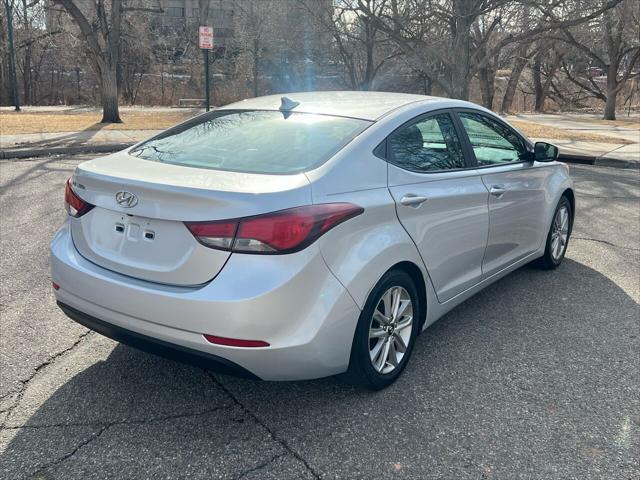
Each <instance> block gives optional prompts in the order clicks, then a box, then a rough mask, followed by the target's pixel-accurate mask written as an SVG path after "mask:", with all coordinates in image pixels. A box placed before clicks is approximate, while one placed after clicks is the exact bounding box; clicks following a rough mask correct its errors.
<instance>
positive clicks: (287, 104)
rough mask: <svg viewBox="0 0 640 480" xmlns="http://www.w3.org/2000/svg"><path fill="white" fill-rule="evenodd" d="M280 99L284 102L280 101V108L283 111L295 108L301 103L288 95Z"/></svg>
mask: <svg viewBox="0 0 640 480" xmlns="http://www.w3.org/2000/svg"><path fill="white" fill-rule="evenodd" d="M280 101H281V102H282V103H280V108H279V110H280V111H282V112H288V111H290V110H293V109H294V108H296V107H297V106H298V105H300V102H296V101H295V100H291V99H290V98H288V97H282V98H281V99H280Z"/></svg>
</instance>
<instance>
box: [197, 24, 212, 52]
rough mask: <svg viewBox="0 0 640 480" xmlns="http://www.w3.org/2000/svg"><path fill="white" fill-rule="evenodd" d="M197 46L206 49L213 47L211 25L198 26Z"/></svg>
mask: <svg viewBox="0 0 640 480" xmlns="http://www.w3.org/2000/svg"><path fill="white" fill-rule="evenodd" d="M198 37H199V40H198V46H199V47H200V48H204V49H207V50H212V49H213V27H200V28H199V29H198Z"/></svg>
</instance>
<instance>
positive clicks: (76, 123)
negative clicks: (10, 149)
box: [0, 111, 193, 135]
mask: <svg viewBox="0 0 640 480" xmlns="http://www.w3.org/2000/svg"><path fill="white" fill-rule="evenodd" d="M192 116H193V113H192V112H184V111H183V112H179V111H177V112H124V113H121V114H120V118H122V122H123V123H100V120H101V119H102V114H101V113H99V112H80V113H78V112H59V113H58V112H7V111H2V113H0V134H2V135H20V134H22V133H57V132H78V131H81V130H164V129H165V128H169V127H171V126H173V125H175V124H176V123H180V122H183V121H184V120H187V119H188V118H190V117H192Z"/></svg>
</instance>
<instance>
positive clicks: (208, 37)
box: [198, 26, 213, 112]
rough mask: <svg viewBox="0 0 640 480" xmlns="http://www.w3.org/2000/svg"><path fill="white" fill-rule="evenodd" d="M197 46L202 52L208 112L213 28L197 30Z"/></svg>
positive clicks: (203, 27) (202, 27)
mask: <svg viewBox="0 0 640 480" xmlns="http://www.w3.org/2000/svg"><path fill="white" fill-rule="evenodd" d="M198 46H199V47H200V48H201V49H202V51H203V52H204V89H205V99H206V108H207V112H208V111H209V105H210V96H209V91H210V89H209V50H213V27H205V26H201V27H200V28H199V29H198Z"/></svg>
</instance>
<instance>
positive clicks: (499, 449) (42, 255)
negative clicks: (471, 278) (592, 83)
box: [0, 157, 640, 480]
mask: <svg viewBox="0 0 640 480" xmlns="http://www.w3.org/2000/svg"><path fill="white" fill-rule="evenodd" d="M85 158H86V157H73V158H67V159H59V158H44V159H38V160H31V161H5V162H2V163H0V175H1V177H0V184H1V185H2V193H1V195H2V196H1V211H0V215H1V216H0V219H1V232H2V236H1V244H2V257H1V258H2V278H1V299H0V300H1V303H0V308H1V310H0V314H1V324H0V327H1V330H0V367H1V371H0V375H1V378H0V380H1V381H0V412H1V413H0V425H1V427H2V428H1V430H0V478H3V479H7V480H8V479H13V478H38V479H75V478H78V479H80V478H82V479H93V478H190V479H199V478H221V479H240V478H243V479H271V478H273V479H276V478H277V479H306V478H309V479H314V478H316V479H317V478H322V479H333V478H346V479H355V478H363V479H369V478H415V479H436V478H438V479H440V478H444V479H570V478H571V479H573V478H575V479H581V480H584V479H608V480H613V479H638V478H640V460H639V453H638V452H640V417H639V415H640V394H639V392H640V355H639V352H640V308H639V304H638V302H639V300H640V278H639V277H640V185H639V172H638V171H637V170H622V169H611V168H604V167H586V166H584V167H582V166H576V167H574V168H572V173H573V175H574V176H575V179H576V182H577V192H578V195H577V197H578V198H577V201H578V208H579V212H578V217H577V221H576V225H575V230H574V235H573V238H572V239H571V242H570V246H569V250H568V254H567V259H566V260H565V263H564V264H563V265H562V266H561V268H559V269H558V270H557V271H554V272H544V271H539V270H536V269H534V268H532V267H525V268H523V269H521V270H519V271H517V272H514V273H513V274H511V275H509V276H508V277H506V278H504V279H502V280H501V281H499V282H497V283H495V284H494V285H492V286H491V287H489V288H487V289H486V290H485V291H483V292H482V293H480V294H478V295H477V296H475V297H474V298H472V299H470V300H468V301H467V302H465V303H464V304H462V305H461V306H459V307H458V308H456V309H455V310H454V311H452V312H451V313H449V314H448V315H447V316H446V317H445V318H443V319H442V320H440V321H439V322H437V323H436V324H434V325H433V326H431V327H430V328H429V329H427V330H426V331H425V332H424V333H423V334H422V335H421V336H420V337H419V338H418V341H417V344H416V348H415V351H414V355H413V358H412V361H411V363H410V365H409V366H408V368H407V370H406V371H405V373H404V375H403V376H402V377H401V378H400V379H399V381H398V382H397V383H396V384H395V385H393V386H392V387H391V388H389V389H387V390H385V391H382V392H377V393H371V392H366V391H362V390H358V389H355V388H353V387H350V386H348V385H345V384H343V383H341V382H340V381H339V380H336V379H334V378H329V379H323V380H318V381H307V382H295V383H268V382H258V381H249V380H243V379H237V378H232V377H225V376H218V375H214V374H210V373H207V372H205V371H203V370H201V369H198V368H195V367H191V366H185V365H181V364H178V363H174V362H171V361H168V360H164V359H162V358H158V357H155V356H152V355H148V354H145V353H142V352H139V351H136V350H134V349H132V348H129V347H126V346H122V345H119V344H117V343H115V342H113V341H111V340H109V339H106V338H104V337H101V336H100V335H98V334H96V333H92V332H88V331H87V330H86V329H84V328H82V327H80V326H79V325H77V324H75V323H74V322H72V321H70V320H68V319H67V318H66V317H65V316H64V315H63V314H62V313H61V312H60V311H59V310H58V309H57V308H56V307H55V304H54V299H53V295H52V293H51V287H50V279H49V269H48V253H47V246H48V242H49V240H50V238H51V237H52V235H53V233H54V232H55V230H56V228H57V226H58V225H59V224H60V223H61V221H62V219H63V217H64V215H65V213H64V210H63V206H62V193H63V184H64V181H65V180H66V179H67V178H68V176H69V175H70V173H71V172H72V170H73V168H74V166H75V165H76V164H77V163H78V162H79V161H81V160H83V159H85Z"/></svg>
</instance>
